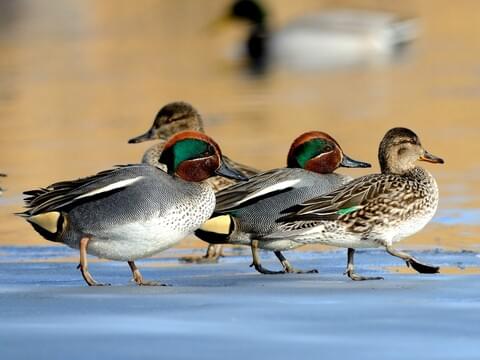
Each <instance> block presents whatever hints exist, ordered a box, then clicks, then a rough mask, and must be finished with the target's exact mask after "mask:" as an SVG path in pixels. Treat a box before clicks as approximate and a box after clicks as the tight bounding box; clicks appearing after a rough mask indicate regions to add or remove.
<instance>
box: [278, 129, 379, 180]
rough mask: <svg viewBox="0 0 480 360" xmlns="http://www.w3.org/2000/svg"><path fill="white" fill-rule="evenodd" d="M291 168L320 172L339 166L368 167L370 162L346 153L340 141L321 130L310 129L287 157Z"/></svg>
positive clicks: (291, 148)
mask: <svg viewBox="0 0 480 360" xmlns="http://www.w3.org/2000/svg"><path fill="white" fill-rule="evenodd" d="M287 166H288V167H289V168H303V169H305V170H310V171H313V172H316V173H319V174H330V173H333V172H334V171H335V170H336V169H337V168H339V167H341V166H343V167H350V168H355V167H359V168H368V167H371V165H370V164H369V163H366V162H362V161H357V160H353V159H352V158H350V157H349V156H347V155H345V154H344V152H343V150H342V148H341V147H340V145H339V144H338V142H337V141H336V140H335V139H334V138H333V137H331V136H330V135H328V134H327V133H324V132H321V131H309V132H306V133H304V134H302V135H300V136H299V137H297V138H296V139H295V140H294V141H293V143H292V146H291V147H290V151H289V153H288V157H287Z"/></svg>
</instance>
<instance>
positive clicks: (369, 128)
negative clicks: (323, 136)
mask: <svg viewBox="0 0 480 360" xmlns="http://www.w3.org/2000/svg"><path fill="white" fill-rule="evenodd" d="M228 3H229V2H228V1H223V0H222V1H220V0H219V1H198V0H181V1H180V0H176V1H169V0H164V1H158V0H151V1H139V2H137V1H135V2H132V1H117V0H110V1H107V0H102V1H84V0H56V1H53V0H51V1H42V2H40V1H34V0H22V1H2V2H0V54H1V56H0V119H1V120H0V151H1V155H0V172H6V173H8V175H9V177H8V178H0V182H1V184H0V185H1V186H2V187H4V188H6V189H7V191H6V192H5V193H4V195H3V197H2V198H0V243H2V244H16V245H22V244H32V243H35V244H45V245H47V244H48V245H50V244H51V243H48V242H46V241H45V240H43V239H41V238H40V237H39V236H38V235H37V234H36V233H35V232H34V231H32V229H31V228H30V227H29V226H28V225H27V224H26V223H25V222H24V221H23V220H22V219H20V218H18V217H15V216H13V215H12V213H13V212H15V211H19V210H21V206H22V201H21V199H22V197H21V192H22V191H24V190H26V189H32V188H35V187H39V186H46V185H48V184H50V183H52V182H54V181H58V180H62V179H71V178H76V177H81V176H85V175H89V174H93V173H95V172H97V171H99V170H102V169H106V168H109V167H111V166H112V165H115V164H124V163H133V162H138V160H139V159H140V158H141V154H142V153H143V151H144V150H145V149H146V147H148V146H150V145H151V144H147V143H145V144H140V145H129V144H127V140H128V139H129V138H131V137H133V136H135V135H139V134H140V133H142V132H144V131H145V130H146V129H147V128H148V127H149V126H150V124H151V121H152V119H153V117H154V115H155V114H156V112H157V110H158V109H159V108H160V107H161V106H162V105H164V104H165V103H167V102H170V101H173V100H185V101H189V102H191V103H192V104H193V105H194V106H196V107H197V108H198V110H199V111H200V112H201V113H202V114H203V115H204V117H205V120H206V128H207V131H208V133H209V134H210V135H212V136H213V137H214V138H215V139H216V140H217V141H218V142H219V143H220V145H221V147H222V149H223V150H224V153H226V154H228V155H229V156H231V157H232V158H234V159H236V160H238V161H241V162H243V163H246V164H250V165H252V166H255V167H258V168H264V169H268V168H272V167H279V166H282V165H283V164H284V162H285V156H286V152H287V150H288V146H289V143H290V142H291V141H292V139H293V138H294V137H296V136H297V135H298V134H300V133H301V132H304V131H306V130H313V129H317V130H324V131H326V132H328V133H330V134H332V135H333V136H334V137H335V138H336V139H337V140H338V141H339V142H340V143H341V144H342V146H343V148H344V150H345V152H346V153H347V154H349V155H350V156H352V157H354V158H356V159H360V160H364V161H369V162H372V164H375V166H374V171H378V165H377V164H376V152H377V146H378V142H379V141H380V139H381V138H382V136H383V134H384V133H385V131H386V130H388V129H389V128H390V127H393V126H406V127H410V128H412V129H414V130H415V131H416V132H417V133H418V134H419V135H420V137H421V139H422V142H423V145H424V146H425V147H426V148H427V149H428V150H429V151H430V152H432V153H433V154H436V155H438V156H441V157H443V158H444V159H445V161H446V164H445V165H430V164H428V165H426V166H427V167H428V169H429V170H430V171H431V172H432V173H433V174H434V176H435V177H436V178H437V180H438V183H439V187H440V191H441V204H440V213H439V216H438V217H437V219H436V221H434V222H433V223H431V224H430V225H429V226H428V227H427V228H426V229H425V230H424V231H423V232H421V233H419V234H417V235H416V236H414V237H412V238H411V239H409V240H408V242H407V243H406V244H402V246H414V245H416V244H418V245H422V246H431V245H435V246H444V247H448V248H453V249H463V248H469V249H478V240H479V237H478V235H477V234H478V229H479V224H480V220H479V219H476V218H475V217H476V216H478V215H479V214H480V211H478V209H479V208H480V201H479V199H478V194H479V193H480V190H479V187H478V184H479V183H480V182H479V180H480V165H479V161H478V160H479V156H480V141H479V140H478V137H479V135H480V131H479V130H480V125H479V121H478V120H479V116H480V101H479V100H480V41H479V40H478V39H479V38H480V15H479V14H480V2H477V1H471V0H462V1H448V0H436V1H430V0H423V1H421V0H409V1H406V2H401V4H394V3H396V2H388V1H366V2H352V1H350V2H340V5H350V4H356V5H358V4H361V5H362V6H363V5H365V6H367V7H382V8H389V7H390V8H391V6H392V5H395V6H397V8H391V10H395V11H401V12H403V13H406V14H410V15H414V16H417V17H418V18H419V23H420V25H421V35H420V37H419V39H418V41H417V42H415V43H414V45H413V48H412V51H411V53H410V54H409V55H410V56H409V57H408V58H407V59H406V60H405V61H403V62H400V63H397V64H392V65H390V66H383V67H379V68H359V69H347V70H336V71H329V72H327V71H323V72H315V73H312V72H309V73H307V72H298V71H297V72H292V71H287V70H285V69H274V70H273V71H272V72H270V73H268V74H267V75H266V76H263V77H254V76H251V75H249V74H248V73H247V72H246V71H244V70H243V68H242V67H241V65H240V64H239V63H238V61H237V62H235V61H232V60H230V59H229V58H228V57H226V56H225V53H228V51H229V48H230V46H231V44H233V43H235V42H239V41H241V39H242V38H243V32H244V30H245V28H243V27H241V26H233V27H229V28H226V29H224V30H222V31H221V32H215V33H213V32H211V30H209V27H208V24H209V23H210V22H211V21H212V20H213V19H214V18H215V17H216V16H217V15H218V14H220V13H221V12H222V9H224V8H225V7H226V5H227V4H228ZM266 3H267V4H268V5H269V8H270V9H271V10H272V12H273V13H274V14H275V16H274V19H273V20H274V21H275V24H277V25H281V24H282V23H285V22H287V21H288V19H290V18H293V17H295V16H297V15H300V14H303V13H305V12H307V11H311V10H319V9H321V8H322V6H330V7H331V6H333V5H335V4H336V2H333V1H323V2H322V1H319V0H297V1H295V2H294V4H293V3H292V2H291V1H288V0H282V1H277V0H276V1H266ZM345 172H346V173H349V174H351V175H361V174H364V173H366V172H365V171H359V170H348V171H345ZM455 216H458V217H455ZM450 222H453V224H450ZM188 244H189V246H190V245H191V246H196V245H198V243H192V242H188Z"/></svg>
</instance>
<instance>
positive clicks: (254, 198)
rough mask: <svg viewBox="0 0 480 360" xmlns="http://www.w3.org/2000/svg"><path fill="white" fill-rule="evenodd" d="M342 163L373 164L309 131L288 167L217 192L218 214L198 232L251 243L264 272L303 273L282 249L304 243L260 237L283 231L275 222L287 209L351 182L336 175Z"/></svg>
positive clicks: (294, 149) (295, 146)
mask: <svg viewBox="0 0 480 360" xmlns="http://www.w3.org/2000/svg"><path fill="white" fill-rule="evenodd" d="M341 166H343V167H350V168H355V167H357V168H366V167H370V164H368V163H364V162H361V161H356V160H353V159H351V158H349V157H348V156H347V155H345V154H344V153H343V150H342V148H341V147H340V145H339V144H338V143H337V141H336V140H335V139H333V138H332V137H331V136H330V135H328V134H326V133H323V132H320V131H311V132H307V133H304V134H302V135H301V136H299V137H298V138H296V139H295V140H294V141H293V143H292V145H291V147H290V151H289V153H288V157H287V167H286V168H280V169H275V170H270V171H267V172H264V173H261V174H258V175H255V176H253V177H251V178H250V180H248V181H247V182H244V183H239V184H237V185H233V186H231V187H229V188H226V189H224V190H221V191H219V192H217V194H216V198H217V204H216V206H215V212H214V215H213V216H212V218H211V219H210V220H208V221H207V222H206V223H205V224H203V225H202V226H201V227H200V229H198V230H197V231H196V232H195V235H197V236H198V237H199V238H200V239H202V240H204V241H207V242H209V243H220V244H237V245H247V246H251V249H252V257H253V263H252V266H254V267H255V269H256V270H257V271H258V272H260V273H262V274H283V273H303V272H304V271H302V270H297V269H295V268H293V267H292V266H291V265H290V263H289V262H288V260H287V259H286V258H285V257H284V256H283V254H282V253H281V252H282V251H285V250H291V249H294V248H296V247H298V246H301V244H300V243H296V242H293V241H289V240H285V241H283V240H281V239H280V240H277V241H270V242H259V241H258V239H261V238H262V237H264V236H266V235H268V234H271V233H274V232H276V231H277V230H278V226H279V224H277V223H276V222H275V220H276V219H278V218H279V217H280V216H281V215H280V214H281V211H282V210H284V209H286V208H289V207H291V206H293V205H296V204H299V203H301V202H303V201H306V200H308V199H311V198H312V197H316V196H319V195H321V194H325V193H327V192H330V191H332V190H334V189H336V188H338V187H340V186H341V185H344V184H346V183H348V182H350V181H351V180H352V178H351V177H349V176H346V175H341V174H336V173H334V171H335V170H336V169H337V168H338V167H341ZM259 248H261V249H265V250H270V251H273V252H274V253H275V255H276V256H277V258H278V259H279V260H280V262H281V264H282V266H283V270H282V271H271V270H268V269H265V268H264V267H263V266H262V265H261V263H260V258H259V256H258V249H259ZM307 272H317V271H316V270H310V271H307Z"/></svg>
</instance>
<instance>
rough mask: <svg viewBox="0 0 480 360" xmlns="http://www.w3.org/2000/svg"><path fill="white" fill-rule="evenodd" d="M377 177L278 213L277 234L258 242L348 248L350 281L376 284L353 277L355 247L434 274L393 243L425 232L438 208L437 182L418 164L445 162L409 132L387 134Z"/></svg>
mask: <svg viewBox="0 0 480 360" xmlns="http://www.w3.org/2000/svg"><path fill="white" fill-rule="evenodd" d="M378 160H379V163H380V169H381V173H377V174H369V175H365V176H361V177H359V178H357V179H354V180H353V181H351V182H349V183H347V184H345V185H343V186H341V187H339V188H338V189H336V190H334V191H332V192H330V193H328V194H324V195H321V196H318V197H314V198H312V199H310V200H307V201H303V202H299V203H298V204H297V205H294V206H292V207H290V208H287V209H285V210H284V211H282V216H281V217H279V218H278V219H277V220H276V222H277V223H278V224H279V227H278V231H276V232H274V233H271V234H269V235H267V236H265V237H264V238H263V239H262V241H266V242H269V241H277V240H278V239H282V240H283V241H285V240H290V241H293V242H298V243H301V244H311V243H320V244H325V245H331V246H337V247H343V248H347V249H348V251H347V268H346V271H345V273H346V275H347V276H348V277H349V278H350V279H352V280H380V279H383V278H382V277H366V276H361V275H359V274H357V273H355V269H354V254H355V249H358V248H378V247H382V248H384V249H385V250H386V252H387V253H389V254H390V255H392V256H396V257H398V258H400V259H402V260H404V261H405V262H406V264H407V266H409V267H411V268H413V269H414V270H416V271H417V272H419V273H427V274H432V273H438V272H439V269H440V268H439V267H438V266H432V265H428V264H425V263H422V262H421V261H419V260H417V259H416V258H415V257H413V256H411V255H410V254H408V253H406V252H403V251H399V250H396V249H395V248H394V247H393V244H395V243H397V242H399V241H400V240H402V239H404V238H406V237H408V236H411V235H413V234H415V233H417V232H418V231H420V230H421V229H423V228H424V227H425V226H426V225H427V224H428V222H429V221H430V220H431V219H432V217H433V216H434V214H435V211H436V209H437V206H438V199H439V191H438V186H437V183H436V181H435V178H434V177H433V176H432V175H431V174H430V173H429V172H428V171H427V170H426V169H424V168H422V167H420V166H417V164H416V162H417V161H418V160H419V161H424V162H429V163H434V164H443V163H444V161H443V159H441V158H439V157H437V156H435V155H432V154H431V153H429V152H428V151H427V150H425V149H424V148H423V146H422V144H421V142H420V139H419V137H418V136H417V135H416V134H415V133H414V132H413V131H412V130H410V129H407V128H402V127H397V128H393V129H390V130H389V131H387V133H386V134H385V136H384V137H383V139H382V141H381V142H380V146H379V150H378Z"/></svg>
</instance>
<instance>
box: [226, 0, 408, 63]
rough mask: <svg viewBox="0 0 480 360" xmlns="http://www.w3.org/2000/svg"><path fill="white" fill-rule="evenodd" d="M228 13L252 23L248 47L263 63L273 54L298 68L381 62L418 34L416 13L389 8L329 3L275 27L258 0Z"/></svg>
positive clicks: (238, 5)
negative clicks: (330, 5)
mask: <svg viewBox="0 0 480 360" xmlns="http://www.w3.org/2000/svg"><path fill="white" fill-rule="evenodd" d="M227 17H228V18H229V19H238V20H243V21H247V22H249V23H250V24H251V28H250V33H249V35H248V38H247V40H246V48H245V50H246V54H247V55H248V58H249V59H250V62H251V64H252V66H260V67H261V66H263V65H265V64H266V63H267V62H270V61H272V60H273V61H274V62H275V63H280V64H283V65H287V66H291V67H294V68H300V69H301V68H307V69H308V68H313V69H315V68H320V69H321V68H335V67H344V66H354V65H375V64H382V63H385V62H388V61H389V60H391V59H392V58H393V57H394V55H395V54H397V53H398V50H399V49H401V48H403V45H406V44H408V43H410V42H412V41H413V40H414V39H415V38H416V36H417V23H416V20H415V19H414V18H402V17H400V16H398V15H396V14H394V13H389V12H385V11H375V10H360V9H331V10H326V11H323V12H321V13H314V14H309V15H305V16H302V17H300V18H297V19H295V20H294V21H292V22H290V23H288V24H287V25H285V26H284V27H282V28H280V29H277V30H276V31H272V30H271V29H270V27H269V24H268V19H267V13H266V11H265V10H264V8H263V7H262V6H261V5H260V4H259V3H258V2H257V1H255V0H238V1H236V2H235V3H234V4H233V6H232V7H231V9H230V11H229V12H228V14H227Z"/></svg>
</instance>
